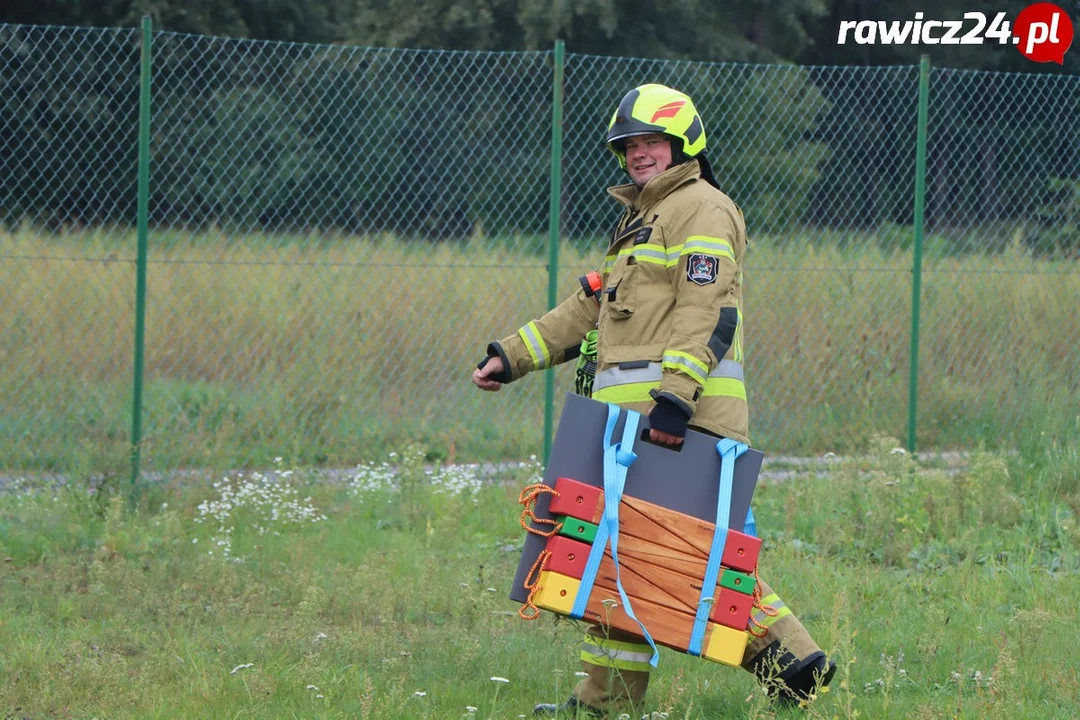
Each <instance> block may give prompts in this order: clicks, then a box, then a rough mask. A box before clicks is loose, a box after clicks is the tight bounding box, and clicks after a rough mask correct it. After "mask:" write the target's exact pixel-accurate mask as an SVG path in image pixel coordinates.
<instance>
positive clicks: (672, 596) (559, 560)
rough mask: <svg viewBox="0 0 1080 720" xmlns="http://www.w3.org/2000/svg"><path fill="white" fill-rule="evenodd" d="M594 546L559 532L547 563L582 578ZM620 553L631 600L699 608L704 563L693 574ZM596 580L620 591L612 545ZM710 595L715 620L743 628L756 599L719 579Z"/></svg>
mask: <svg viewBox="0 0 1080 720" xmlns="http://www.w3.org/2000/svg"><path fill="white" fill-rule="evenodd" d="M591 549H592V548H591V546H590V545H587V544H585V543H581V542H577V541H575V540H572V539H570V538H565V537H561V536H558V535H556V536H554V537H552V538H551V539H549V540H548V544H547V546H546V550H547V551H548V552H549V553H551V555H550V557H549V558H548V560H547V561H546V563H545V565H544V567H545V569H547V570H550V571H552V572H557V573H559V574H560V575H566V576H567V577H571V578H574V579H577V580H580V579H581V578H582V576H583V574H584V571H585V567H586V565H587V564H588V559H589V553H590V551H591ZM619 557H620V561H621V562H620V565H619V569H620V576H621V580H622V586H623V591H624V592H625V593H626V594H627V596H629V598H630V601H631V603H636V602H637V599H638V598H640V599H642V600H647V601H649V602H652V603H656V604H657V605H661V606H663V607H667V608H670V609H672V610H675V611H677V612H687V613H690V614H691V615H693V614H695V613H696V612H697V607H698V603H699V602H700V599H701V580H702V579H703V577H704V571H705V568H704V565H702V567H701V574H700V575H699V576H697V577H694V576H691V575H683V574H681V573H678V572H676V571H673V570H671V569H670V568H666V567H662V566H659V565H655V564H653V563H649V562H642V561H638V560H634V559H627V558H626V557H624V556H623V553H622V552H620V553H619ZM740 577H741V578H744V582H753V579H752V578H749V577H748V576H745V575H740ZM594 584H595V585H596V586H597V587H599V588H603V589H605V590H609V591H612V592H616V593H617V592H618V584H617V580H616V575H615V561H614V560H613V559H612V557H611V549H610V547H609V548H607V549H606V550H605V552H604V555H603V558H602V559H601V561H600V565H599V568H598V569H597V573H596V577H595V579H594ZM744 587H745V585H744ZM751 591H752V586H751ZM709 596H710V597H712V598H715V601H714V603H713V608H712V611H711V617H712V618H713V619H714V620H715V621H717V622H721V623H723V624H724V625H728V626H730V627H735V628H738V629H744V628H745V627H746V626H747V624H748V623H749V621H750V611H751V606H752V604H753V599H752V597H751V596H750V595H749V594H746V593H743V592H738V591H737V590H736V589H729V588H726V587H722V586H720V584H719V583H718V585H717V587H714V588H713V591H712V592H711V593H710V594H709Z"/></svg>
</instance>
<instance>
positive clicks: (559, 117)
mask: <svg viewBox="0 0 1080 720" xmlns="http://www.w3.org/2000/svg"><path fill="white" fill-rule="evenodd" d="M565 49H566V48H565V46H564V44H563V41H562V40H556V41H555V76H554V80H553V82H552V86H551V205H550V206H549V210H548V309H549V310H551V309H552V308H554V307H555V305H556V303H558V301H559V298H558V296H557V293H558V292H559V238H560V233H559V215H560V211H561V208H562V125H563V62H564V55H565ZM554 425H555V371H554V370H548V371H547V372H546V373H544V458H543V460H544V463H545V464H546V463H547V461H548V456H549V455H550V454H551V439H552V435H553V431H554Z"/></svg>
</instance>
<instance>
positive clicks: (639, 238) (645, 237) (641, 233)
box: [634, 227, 652, 245]
mask: <svg viewBox="0 0 1080 720" xmlns="http://www.w3.org/2000/svg"><path fill="white" fill-rule="evenodd" d="M650 235H652V228H651V227H647V228H642V229H641V230H638V233H637V235H635V236H634V244H635V245H642V244H644V243H647V242H648V241H649V236H650Z"/></svg>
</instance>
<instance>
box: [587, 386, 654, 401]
mask: <svg viewBox="0 0 1080 720" xmlns="http://www.w3.org/2000/svg"><path fill="white" fill-rule="evenodd" d="M658 387H660V383H658V382H642V383H625V384H623V385H612V386H610V387H605V388H600V389H599V390H593V394H592V396H593V400H598V401H600V402H607V403H614V404H615V405H622V404H623V403H635V402H649V401H651V400H652V396H651V395H649V391H650V390H652V389H654V388H658Z"/></svg>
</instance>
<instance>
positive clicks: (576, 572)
mask: <svg viewBox="0 0 1080 720" xmlns="http://www.w3.org/2000/svg"><path fill="white" fill-rule="evenodd" d="M544 549H545V550H547V551H548V552H549V553H551V557H549V558H548V559H547V564H546V565H545V566H544V569H545V570H551V571H552V572H557V573H559V574H560V575H565V576H567V577H572V578H574V579H576V580H580V579H581V576H582V575H583V574H584V572H585V565H586V564H587V563H588V562H589V552H590V551H591V550H592V545H589V544H588V543H583V542H579V541H577V540H572V539H570V538H568V537H564V536H562V535H552V536H551V537H550V538H548V541H547V545H546V546H544Z"/></svg>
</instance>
